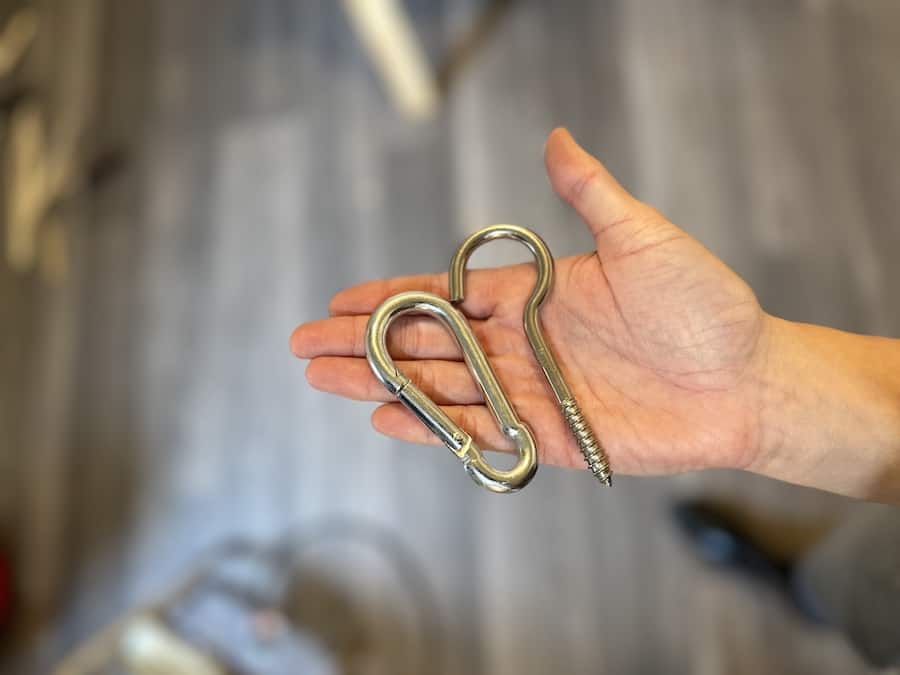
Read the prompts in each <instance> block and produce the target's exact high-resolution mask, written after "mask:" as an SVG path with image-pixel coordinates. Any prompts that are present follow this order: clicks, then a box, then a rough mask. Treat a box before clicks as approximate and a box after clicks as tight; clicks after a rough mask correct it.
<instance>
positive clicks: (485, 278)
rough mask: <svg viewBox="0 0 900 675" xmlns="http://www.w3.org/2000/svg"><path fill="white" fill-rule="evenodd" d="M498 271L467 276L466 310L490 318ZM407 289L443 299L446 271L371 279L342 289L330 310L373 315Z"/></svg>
mask: <svg viewBox="0 0 900 675" xmlns="http://www.w3.org/2000/svg"><path fill="white" fill-rule="evenodd" d="M494 276H495V271H494V270H471V271H470V272H468V276H467V278H466V291H467V293H466V299H465V301H464V302H463V303H462V310H463V312H465V313H466V315H467V316H469V317H473V318H476V319H486V318H487V317H489V316H490V315H491V314H492V313H493V311H494V307H495V306H496V304H497V301H498V298H496V297H495V296H494V295H493V294H492V293H490V292H489V291H490V288H491V286H492V284H493V282H494ZM404 291H425V292H427V293H434V294H435V295H439V296H441V297H442V298H446V297H447V296H448V295H449V292H448V289H447V275H446V274H420V275H416V276H408V277H396V278H394V279H378V280H376V281H368V282H366V283H363V284H359V285H357V286H352V287H351V288H347V289H344V290H343V291H340V292H339V293H338V294H337V295H335V296H334V297H333V298H332V299H331V303H330V304H329V306H328V311H329V313H330V314H331V315H332V316H343V315H351V314H371V313H372V311H373V310H374V309H375V308H376V307H377V306H378V305H379V304H381V303H382V302H383V301H384V300H386V299H387V298H389V297H391V296H392V295H396V294H397V293H402V292H404Z"/></svg>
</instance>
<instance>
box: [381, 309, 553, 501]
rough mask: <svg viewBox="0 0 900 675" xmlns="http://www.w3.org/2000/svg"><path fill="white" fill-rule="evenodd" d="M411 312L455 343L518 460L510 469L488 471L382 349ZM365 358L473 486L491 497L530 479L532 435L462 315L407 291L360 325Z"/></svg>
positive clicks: (470, 443)
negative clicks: (433, 322) (401, 319)
mask: <svg viewBox="0 0 900 675" xmlns="http://www.w3.org/2000/svg"><path fill="white" fill-rule="evenodd" d="M413 313H416V314H427V315H429V316H432V317H434V318H436V319H438V320H439V321H441V323H443V324H444V326H446V327H447V328H448V329H449V330H450V332H451V333H452V334H453V336H454V337H455V338H456V341H457V342H458V343H459V346H460V347H461V349H462V353H463V358H464V359H465V361H466V364H467V365H468V367H469V370H470V371H471V373H472V376H473V377H474V378H475V381H476V382H477V383H478V386H479V387H480V388H481V390H482V391H483V392H484V398H485V401H486V402H487V405H488V407H489V408H490V410H491V413H492V414H493V416H494V419H496V420H497V424H498V425H499V427H500V430H501V432H502V433H503V435H505V436H506V437H507V438H509V439H510V440H512V441H513V443H514V444H515V446H516V451H517V453H518V456H519V459H518V461H517V462H516V465H515V466H514V467H513V468H512V469H510V470H508V471H501V470H499V469H496V468H494V467H493V466H491V465H490V464H489V463H488V462H487V460H485V458H484V455H483V454H482V451H481V449H480V448H479V447H478V446H477V445H476V444H475V442H474V440H473V439H472V437H471V436H470V435H469V434H468V433H467V432H466V431H465V430H463V429H462V428H461V427H460V426H459V425H458V424H456V422H454V421H453V420H452V419H450V417H448V416H447V414H446V413H445V412H444V411H443V410H441V408H440V406H438V405H437V404H436V403H435V402H434V401H432V400H431V398H429V397H428V396H426V395H425V394H424V393H423V392H422V390H421V389H419V388H418V387H417V386H416V385H415V384H414V383H413V382H412V381H411V380H410V379H409V378H408V377H406V375H404V374H403V373H402V372H400V370H399V369H398V368H397V365H396V364H395V363H394V360H393V358H392V357H391V355H390V353H389V352H388V349H387V331H388V329H389V328H390V325H391V323H392V322H393V321H394V319H396V318H397V317H399V316H402V315H404V314H413ZM366 358H367V359H368V361H369V366H370V367H371V369H372V372H373V373H374V374H375V377H376V378H378V380H379V381H380V382H381V383H382V384H383V385H384V386H385V387H386V388H387V390H388V391H390V392H391V393H392V394H394V395H395V396H397V397H398V398H399V399H400V402H401V403H403V405H404V406H406V407H407V408H408V409H409V410H410V411H411V412H412V413H413V414H414V415H415V416H416V417H417V418H419V419H420V420H421V421H422V423H423V424H425V426H426V427H428V428H429V429H430V430H431V431H432V432H434V433H435V434H436V435H437V437H438V438H440V439H441V442H443V443H444V445H446V446H447V447H448V448H449V449H450V450H451V451H452V452H453V453H454V454H455V455H456V456H457V457H459V458H460V459H461V460H462V462H463V464H464V465H465V467H466V471H467V472H468V473H469V475H470V476H471V477H472V479H473V480H474V481H475V482H476V483H478V484H479V485H481V486H482V487H485V488H487V489H488V490H491V491H492V492H514V491H516V490H520V489H522V488H523V487H525V486H526V485H527V484H528V483H529V482H530V481H531V479H532V478H533V477H534V474H535V472H536V471H537V452H536V450H535V443H534V435H533V434H532V432H531V429H529V427H528V425H527V424H525V423H524V422H522V421H521V420H520V419H519V417H518V415H517V414H516V412H515V410H514V409H513V407H512V404H511V403H510V402H509V399H508V398H507V396H506V393H505V392H504V391H503V388H502V387H501V386H500V383H499V382H498V380H497V376H496V375H495V374H494V370H493V368H491V364H490V362H489V361H488V359H487V357H486V356H485V354H484V350H482V348H481V345H479V344H478V340H477V339H476V338H475V335H474V333H473V332H472V329H471V328H470V327H469V323H468V321H466V318H465V316H463V314H462V313H461V312H460V311H459V310H458V309H456V308H455V307H454V306H453V305H451V304H450V303H449V302H447V301H446V300H445V299H443V298H441V297H439V296H437V295H434V294H432V293H423V292H409V293H400V294H398V295H394V296H393V297H390V298H388V299H387V300H385V301H384V302H383V303H381V305H379V306H378V307H377V308H376V309H375V311H374V312H372V316H371V317H369V322H368V324H367V326H366Z"/></svg>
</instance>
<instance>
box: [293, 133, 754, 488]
mask: <svg viewBox="0 0 900 675" xmlns="http://www.w3.org/2000/svg"><path fill="white" fill-rule="evenodd" d="M545 159H546V165H547V171H548V174H549V176H550V181H551V183H552V184H553V187H554V189H555V190H556V191H557V193H558V194H559V195H560V196H561V197H563V198H564V199H565V200H566V201H568V202H569V203H570V204H571V205H572V206H573V207H574V208H575V209H576V210H577V211H578V213H579V214H580V215H581V216H582V218H583V219H584V221H585V223H586V224H587V225H588V227H589V228H590V230H591V232H592V234H593V235H594V238H595V241H596V245H597V249H596V251H591V252H590V253H585V254H583V255H579V256H574V257H569V258H563V259H559V260H557V263H556V278H555V284H554V287H553V290H552V292H551V294H550V295H549V297H548V298H547V300H546V301H545V302H544V304H543V306H542V310H541V319H542V323H543V326H544V331H545V334H546V338H547V341H548V343H549V344H550V346H551V349H552V350H553V351H554V353H555V354H556V356H557V359H558V360H559V363H560V366H561V368H562V370H563V373H564V375H565V377H566V379H567V381H568V382H569V385H570V387H571V389H572V391H573V393H574V394H575V396H576V398H577V399H578V401H579V402H580V404H581V407H582V409H583V411H584V413H585V415H586V417H587V418H588V420H589V421H590V423H591V425H592V426H593V427H594V429H595V430H596V432H597V435H598V437H599V438H600V440H601V442H602V443H603V445H604V447H605V448H606V450H607V452H608V454H609V457H610V461H611V464H612V466H613V469H614V470H615V471H617V472H621V473H631V474H647V473H671V472H677V471H684V470H688V469H698V468H706V467H713V466H731V467H744V466H748V465H750V464H751V463H752V462H753V461H754V460H755V459H756V457H757V455H758V453H759V447H760V439H761V434H760V429H759V419H760V414H761V413H760V406H761V403H762V398H761V394H762V386H761V383H762V381H763V373H764V371H765V365H766V345H767V336H768V330H767V326H768V325H769V323H768V317H767V315H766V314H765V313H764V312H763V311H762V310H761V308H760V306H759V303H758V302H757V300H756V297H755V296H754V294H753V292H752V291H751V289H750V288H749V287H748V286H747V285H746V284H745V283H744V282H743V281H742V280H741V279H740V278H739V277H737V276H736V275H735V274H734V273H733V272H732V271H731V270H730V269H729V268H728V267H726V266H725V265H724V264H723V263H722V262H721V261H719V260H718V259H717V258H716V257H715V256H713V255H712V254H711V253H710V252H709V251H708V250H707V249H705V248H704V247H703V246H702V245H701V244H700V243H698V242H697V241H696V240H694V239H693V238H691V237H690V236H688V235H687V234H686V233H685V232H683V231H682V230H680V229H678V228H677V227H676V226H674V225H673V224H671V223H670V222H669V221H668V220H666V218H664V217H663V216H662V215H661V214H659V213H658V212H657V211H655V210H654V209H652V208H650V207H649V206H647V205H645V204H642V203H641V202H639V201H637V200H635V199H634V198H633V197H632V196H631V195H629V194H628V193H627V192H626V191H625V190H624V189H623V188H622V187H621V186H620V185H619V184H618V183H617V182H616V181H615V179H614V178H613V177H612V176H611V175H610V174H609V173H608V172H607V171H606V170H605V169H604V168H603V166H602V165H601V164H600V163H599V162H598V161H597V160H595V159H594V158H592V157H590V156H589V155H588V154H587V153H585V152H584V151H583V150H582V149H581V148H579V147H578V146H577V145H576V144H575V142H574V141H573V139H572V138H571V136H570V135H569V134H568V132H566V131H564V130H557V131H555V132H554V133H553V134H551V136H550V138H549V139H548V142H547V146H546V157H545ZM533 282H534V271H533V268H532V266H530V265H518V266H514V267H506V268H500V269H493V270H473V271H470V272H468V277H467V298H466V301H465V303H464V304H463V310H464V312H465V313H466V314H467V315H468V316H469V317H470V319H471V321H472V327H473V329H474V331H475V334H476V336H477V337H478V339H479V340H480V342H481V343H482V345H483V347H484V349H485V352H486V353H487V355H488V357H489V359H490V361H491V364H492V365H493V367H494V369H495V371H496V373H497V376H498V378H499V379H500V381H501V383H502V384H503V386H504V388H505V389H506V391H507V392H508V394H509V396H510V399H511V401H512V402H513V405H514V406H515V407H516V409H517V411H518V412H519V415H520V417H522V419H523V420H525V421H526V422H528V424H529V425H530V426H531V427H532V429H533V430H534V432H535V436H536V440H537V444H538V448H539V452H540V459H541V461H542V462H543V463H549V464H557V465H562V466H579V467H583V466H584V462H583V459H582V457H581V454H580V452H579V450H578V447H577V446H576V444H575V442H574V439H573V438H572V437H571V435H570V433H569V430H568V428H567V427H566V425H565V422H564V420H563V418H562V416H561V415H560V412H559V409H558V407H557V404H556V401H555V399H554V398H553V396H552V393H551V391H550V389H549V387H548V385H547V383H546V381H545V380H544V377H543V375H542V373H541V371H540V369H539V367H538V364H537V363H536V361H535V359H534V357H533V355H532V352H531V349H530V346H529V344H528V342H527V340H526V339H525V336H524V334H523V332H522V311H523V307H524V303H525V300H526V299H527V297H528V294H529V293H530V291H531V288H532V285H533ZM406 290H425V291H431V292H435V293H438V294H439V295H442V296H445V297H446V295H447V275H446V274H435V275H429V276H415V277H403V278H398V279H391V280H386V281H385V280H380V281H374V282H369V283H365V284H362V285H360V286H356V287H353V288H350V289H347V290H345V291H342V292H340V293H338V294H337V295H336V296H335V297H334V298H333V299H332V302H331V306H330V313H331V318H329V319H325V320H323V321H317V322H313V323H309V324H306V325H303V326H301V327H299V328H298V329H297V330H296V331H295V333H294V335H293V336H292V340H291V345H292V349H293V351H294V353H295V354H297V355H298V356H300V357H302V358H309V359H312V360H311V362H310V364H309V367H308V369H307V377H308V379H309V381H310V383H311V384H312V385H313V386H314V387H316V388H318V389H322V390H324V391H328V392H331V393H335V394H339V395H341V396H345V397H348V398H353V399H360V400H371V401H380V402H385V405H383V406H381V407H379V408H378V409H377V410H376V411H375V413H374V415H373V417H372V423H373V426H374V427H375V428H376V429H377V430H379V431H381V432H383V433H385V434H387V435H389V436H394V437H396V438H400V439H404V440H408V441H414V442H428V443H436V442H437V439H436V438H434V437H433V436H432V434H431V433H430V432H428V431H427V429H425V427H424V426H422V424H421V423H420V422H419V421H418V420H416V419H415V417H413V416H412V414H410V413H409V412H408V411H407V410H406V409H405V408H404V407H402V406H401V405H400V404H399V403H396V402H392V401H394V400H395V399H393V397H392V396H391V395H389V394H388V392H387V391H386V390H385V389H384V387H383V386H382V385H381V384H379V383H378V382H377V381H376V380H375V378H374V376H373V375H372V373H371V371H370V370H369V366H368V364H367V362H366V360H365V353H364V347H363V344H364V341H363V335H364V332H365V326H366V322H367V320H368V315H369V313H370V312H371V311H372V310H373V309H374V308H375V307H376V306H377V305H378V304H379V303H380V302H382V301H383V300H384V299H385V298H387V297H388V296H390V295H393V294H395V293H399V292H401V291H406ZM389 338H390V339H389V345H390V347H391V351H392V353H393V354H394V356H395V358H396V359H397V360H398V365H399V367H400V369H401V370H402V371H403V372H404V373H406V374H407V375H409V376H410V377H411V378H412V379H413V380H414V381H415V382H416V383H417V384H419V386H420V387H421V388H422V389H423V390H424V391H425V393H426V394H429V395H430V396H432V397H433V398H434V399H435V401H436V402H438V403H439V404H441V405H442V406H444V407H445V409H446V411H447V413H448V414H449V415H450V416H451V417H452V418H454V419H455V420H456V421H457V422H458V423H460V424H461V426H462V427H463V428H465V429H466V430H467V431H469V433H470V434H472V435H473V436H474V438H475V439H476V442H477V443H479V444H480V445H482V447H490V448H501V447H508V445H507V440H506V439H505V437H503V435H502V434H501V433H500V432H499V430H498V429H497V428H496V425H495V424H494V421H493V418H492V417H491V415H490V412H489V411H488V409H487V408H486V407H485V405H484V403H483V399H482V396H481V392H480V390H479V389H478V387H477V386H476V384H475V382H474V381H473V380H472V377H471V375H470V374H469V373H468V370H467V368H466V366H465V364H464V363H463V361H462V359H461V354H460V352H459V350H458V348H457V347H456V345H455V342H454V341H453V339H452V337H451V336H450V335H449V334H448V333H447V332H446V331H445V330H444V329H443V328H442V327H441V326H440V325H439V324H438V323H437V322H435V321H433V320H429V319H426V318H419V317H409V318H404V319H400V320H399V321H398V322H397V323H396V324H395V326H394V327H393V329H392V331H391V333H390V336H389Z"/></svg>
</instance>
